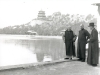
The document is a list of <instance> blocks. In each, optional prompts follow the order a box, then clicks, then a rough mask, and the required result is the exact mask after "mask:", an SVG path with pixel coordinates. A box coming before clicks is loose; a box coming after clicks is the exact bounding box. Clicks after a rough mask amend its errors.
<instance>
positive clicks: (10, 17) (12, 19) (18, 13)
mask: <svg viewBox="0 0 100 75" xmlns="http://www.w3.org/2000/svg"><path fill="white" fill-rule="evenodd" d="M97 2H100V1H99V0H0V28H2V27H6V26H12V25H20V24H24V23H27V22H29V21H31V20H32V19H34V18H36V17H37V14H38V11H39V10H44V11H45V13H46V16H48V15H52V14H53V13H54V12H58V11H59V12H61V13H62V14H67V13H68V14H82V15H87V14H93V15H96V16H97V14H98V13H97V6H93V5H91V4H93V3H97Z"/></svg>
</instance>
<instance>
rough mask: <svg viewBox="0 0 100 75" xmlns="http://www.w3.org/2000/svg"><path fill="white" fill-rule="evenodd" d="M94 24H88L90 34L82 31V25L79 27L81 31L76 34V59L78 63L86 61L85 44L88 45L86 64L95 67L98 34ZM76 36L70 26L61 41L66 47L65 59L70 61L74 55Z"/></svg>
mask: <svg viewBox="0 0 100 75" xmlns="http://www.w3.org/2000/svg"><path fill="white" fill-rule="evenodd" d="M94 26H95V25H94V23H90V24H89V27H90V30H91V33H89V32H88V31H87V30H86V29H84V25H80V27H81V30H80V31H79V34H78V42H77V58H79V59H78V60H79V61H82V62H85V60H86V44H87V43H88V51H87V52H88V54H87V63H88V64H90V65H92V66H97V64H98V63H99V46H98V45H99V44H98V32H97V30H96V29H95V27H94ZM76 37H77V36H76V35H75V34H74V32H73V31H72V30H71V26H68V28H67V30H66V31H65V34H64V35H63V40H64V42H65V46H66V56H67V58H65V59H72V56H76V55H75V43H74V42H75V40H76Z"/></svg>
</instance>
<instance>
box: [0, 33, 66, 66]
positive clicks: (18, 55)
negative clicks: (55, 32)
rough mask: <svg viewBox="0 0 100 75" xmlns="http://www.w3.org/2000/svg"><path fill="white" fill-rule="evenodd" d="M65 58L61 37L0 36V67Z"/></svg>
mask: <svg viewBox="0 0 100 75" xmlns="http://www.w3.org/2000/svg"><path fill="white" fill-rule="evenodd" d="M63 58H65V46H64V43H63V40H62V37H61V36H50V37H49V36H47V37H46V36H41V37H40V36H32V35H0V66H8V65H18V64H26V63H37V62H46V61H54V60H60V59H63Z"/></svg>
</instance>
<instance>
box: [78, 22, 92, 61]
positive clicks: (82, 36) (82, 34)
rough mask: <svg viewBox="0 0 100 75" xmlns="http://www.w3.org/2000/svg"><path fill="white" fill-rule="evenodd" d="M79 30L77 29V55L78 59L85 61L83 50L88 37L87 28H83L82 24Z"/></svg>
mask: <svg viewBox="0 0 100 75" xmlns="http://www.w3.org/2000/svg"><path fill="white" fill-rule="evenodd" d="M80 27H81V30H80V31H79V35H78V45H77V46H78V47H77V57H78V58H79V59H78V60H79V61H82V62H85V58H86V56H85V52H86V44H87V40H88V39H89V37H90V34H89V32H88V31H87V30H85V29H84V25H83V24H81V25H80Z"/></svg>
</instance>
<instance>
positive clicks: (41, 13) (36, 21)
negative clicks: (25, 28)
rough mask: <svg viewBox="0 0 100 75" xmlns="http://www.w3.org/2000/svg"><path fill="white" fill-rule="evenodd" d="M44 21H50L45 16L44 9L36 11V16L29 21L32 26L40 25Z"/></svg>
mask: <svg viewBox="0 0 100 75" xmlns="http://www.w3.org/2000/svg"><path fill="white" fill-rule="evenodd" d="M45 22H46V23H50V22H51V21H50V20H48V19H47V18H46V15H45V11H43V10H40V11H39V12H38V15H37V18H35V19H33V20H32V21H31V22H30V25H32V26H35V25H41V24H42V23H45Z"/></svg>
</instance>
